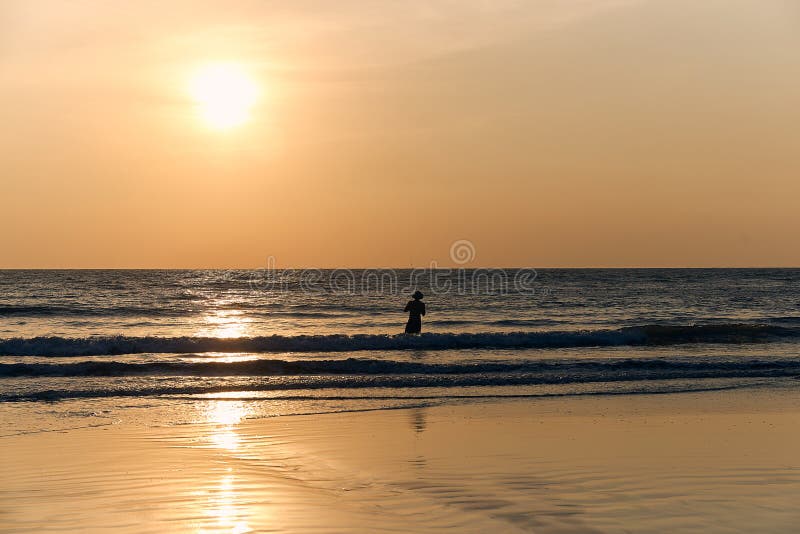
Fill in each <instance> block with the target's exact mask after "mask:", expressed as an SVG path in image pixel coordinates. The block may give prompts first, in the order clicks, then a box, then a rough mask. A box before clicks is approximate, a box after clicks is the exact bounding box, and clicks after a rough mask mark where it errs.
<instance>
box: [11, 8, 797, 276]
mask: <svg viewBox="0 0 800 534" xmlns="http://www.w3.org/2000/svg"><path fill="white" fill-rule="evenodd" d="M165 4H168V5H169V6H170V7H168V8H165V7H164V5H165ZM219 61H224V62H232V63H235V64H236V65H238V66H240V67H241V68H242V70H243V71H245V72H246V73H247V75H248V76H249V77H250V78H251V79H252V81H253V82H254V83H255V85H256V86H257V87H258V89H259V98H258V100H257V102H256V103H255V105H254V107H253V108H252V110H251V111H252V112H251V118H250V120H249V121H247V122H245V123H243V124H241V125H239V126H236V127H232V128H230V129H228V130H217V129H214V128H210V127H209V126H208V124H206V123H204V122H203V120H202V118H201V117H200V116H199V113H198V109H197V105H196V103H195V102H194V101H193V100H192V96H191V94H190V91H189V84H190V81H191V79H192V76H193V73H194V72H196V71H197V69H198V68H202V67H203V65H207V64H210V63H213V62H219ZM0 162H2V173H0V198H2V201H3V209H2V210H0V248H2V253H1V254H0V267H3V268H23V267H30V268H92V267H96V268H112V267H125V268H127V267H131V268H134V267H164V268H166V267H220V268H227V267H243V268H245V267H261V266H263V265H264V263H265V261H266V257H267V256H274V257H275V258H276V260H277V266H278V267H288V266H309V267H339V266H354V267H357V266H363V267H373V266H377V267H381V266H384V267H386V266H394V267H407V266H409V265H411V264H414V265H416V266H423V265H427V264H428V263H429V262H430V261H432V260H435V261H438V262H439V264H440V265H443V266H445V265H449V264H450V261H449V257H448V251H449V247H450V244H451V243H452V242H453V241H455V240H458V239H468V240H470V241H472V242H473V243H474V245H475V248H476V251H477V255H476V258H475V261H474V262H472V263H470V264H469V265H470V266H532V267H582V266H620V267H622V266H799V265H800V247H798V238H799V237H800V4H798V3H797V2H795V1H794V0H750V1H740V0H704V1H702V2H698V1H696V0H691V1H681V0H663V1H648V0H541V1H526V0H519V1H515V0H497V1H492V2H489V1H483V0H459V1H456V0H446V1H438V2H436V1H422V0H407V1H404V2H389V1H386V2H379V1H374V0H370V1H368V0H339V1H336V2H329V1H322V0H320V1H310V0H295V1H292V2H267V1H256V0H253V1H229V2H209V1H203V0H196V1H176V2H166V3H165V2H160V1H142V2H113V1H100V0H98V1H89V0H87V1H81V2H58V1H47V2H45V1H38V0H33V1H32V0H4V1H3V2H2V3H0Z"/></svg>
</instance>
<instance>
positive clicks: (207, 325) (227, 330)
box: [197, 310, 253, 339]
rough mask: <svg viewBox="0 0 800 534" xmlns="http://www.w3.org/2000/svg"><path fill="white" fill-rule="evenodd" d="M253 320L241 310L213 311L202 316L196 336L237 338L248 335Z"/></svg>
mask: <svg viewBox="0 0 800 534" xmlns="http://www.w3.org/2000/svg"><path fill="white" fill-rule="evenodd" d="M252 322H253V319H252V318H250V317H247V316H245V315H244V312H243V311H241V310H215V311H213V312H209V313H207V314H206V315H204V316H203V323H204V324H203V326H202V327H201V328H200V329H199V330H198V332H197V335H198V336H203V337H219V338H228V339H230V338H238V337H245V336H247V335H248V334H249V333H250V323H252Z"/></svg>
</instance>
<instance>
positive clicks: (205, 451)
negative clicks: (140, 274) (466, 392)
mask: <svg viewBox="0 0 800 534" xmlns="http://www.w3.org/2000/svg"><path fill="white" fill-rule="evenodd" d="M245 403H246V401H232V400H220V401H217V404H216V405H215V406H214V408H213V412H214V413H212V414H211V415H212V417H210V418H209V419H210V420H213V421H216V422H215V423H207V424H191V425H178V426H172V427H157V428H148V427H147V425H146V422H143V423H145V424H142V425H138V426H137V425H114V426H109V427H101V428H87V429H78V430H70V431H66V432H45V433H38V434H27V435H19V436H11V437H5V438H1V439H0V473H2V475H1V476H2V484H0V529H2V531H3V532H43V531H44V532H47V531H61V532H64V531H82V532H101V531H103V532H104V531H109V530H114V531H117V532H165V531H169V532H249V531H262V532H263V531H269V532H306V531H316V532H343V531H359V532H375V531H388V532H409V531H415V532H424V531H433V530H442V529H446V528H451V529H453V531H457V532H486V531H488V530H489V529H493V530H494V531H496V532H623V531H635V532H664V531H699V530H703V531H711V532H731V531H748V532H753V531H759V532H790V531H792V530H794V528H795V527H796V525H797V524H800V508H798V506H797V504H798V503H800V396H798V395H796V390H795V388H789V389H786V388H783V389H777V388H764V389H744V390H736V391H717V392H705V393H683V394H669V395H614V396H584V397H563V398H552V399H522V400H506V401H491V402H486V401H483V402H471V403H466V404H464V403H462V404H454V405H445V406H438V407H429V408H412V409H402V410H384V411H373V412H356V413H339V414H327V415H307V416H290V417H277V418H271V419H259V420H246V419H241V417H242V415H243V414H244V413H246V406H245Z"/></svg>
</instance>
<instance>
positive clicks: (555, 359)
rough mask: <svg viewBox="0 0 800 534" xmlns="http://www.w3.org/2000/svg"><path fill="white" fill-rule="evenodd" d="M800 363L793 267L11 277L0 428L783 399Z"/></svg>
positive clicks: (2, 296) (1, 339)
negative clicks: (507, 403)
mask: <svg viewBox="0 0 800 534" xmlns="http://www.w3.org/2000/svg"><path fill="white" fill-rule="evenodd" d="M416 289H419V290H421V291H422V292H423V293H425V295H426V296H425V298H424V302H425V303H426V305H427V310H428V313H427V315H426V316H425V317H424V318H423V333H422V335H418V336H417V335H403V334H402V331H403V326H404V324H405V321H406V316H405V314H404V313H403V311H402V310H403V307H404V306H405V304H406V302H407V300H408V299H409V295H410V293H412V292H413V291H414V290H416ZM799 348H800V270H797V269H552V270H537V271H534V270H532V269H505V270H503V269H491V270H474V269H442V270H427V271H426V270H409V269H406V270H390V269H384V270H286V271H275V270H268V271H265V270H63V271H53V270H48V271H36V270H23V271H9V270H7V271H0V402H2V406H1V407H0V424H2V425H3V426H2V428H3V430H2V431H0V433H1V434H3V435H9V434H14V433H20V432H32V431H41V430H51V429H63V428H74V427H81V426H91V425H101V424H114V423H141V422H144V423H146V424H173V423H183V422H194V421H203V420H207V417H208V413H209V409H208V407H209V403H212V402H219V401H220V400H231V401H236V402H238V403H239V405H241V406H244V407H245V408H244V409H243V410H240V412H241V413H240V415H241V416H243V417H264V416H273V415H289V414H298V413H320V412H335V411H348V410H367V409H386V408H398V407H408V406H424V405H430V404H437V403H443V402H475V401H480V400H481V399H491V398H497V397H505V396H510V397H531V398H537V397H540V396H548V395H611V394H619V393H629V394H636V393H669V392H676V391H690V390H702V389H736V388H742V387H769V386H770V385H777V384H782V385H784V386H785V385H786V384H787V383H789V384H793V383H796V382H797V381H796V380H795V378H796V377H798V376H800V353H799V352H798V349H799Z"/></svg>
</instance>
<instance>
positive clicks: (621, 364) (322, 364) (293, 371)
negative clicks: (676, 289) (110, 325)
mask: <svg viewBox="0 0 800 534" xmlns="http://www.w3.org/2000/svg"><path fill="white" fill-rule="evenodd" d="M652 373H655V374H652ZM798 374H800V360H793V359H773V360H769V359H736V360H709V359H697V360H695V359H688V358H682V359H664V358H646V359H631V358H626V359H619V360H545V361H541V360H537V361H511V362H504V361H494V362H485V363H446V364H443V363H421V362H408V361H395V360H377V359H361V358H347V359H343V360H304V361H296V360H291V361H289V360H279V359H264V360H247V361H239V362H170V361H157V362H147V363H129V362H120V361H85V362H76V363H58V364H47V363H32V364H28V363H12V364H0V377H6V378H7V377H90V376H93V377H101V376H104V377H121V376H200V377H226V376H250V377H257V376H305V375H352V376H373V375H382V376H392V375H415V376H418V377H424V376H434V375H495V376H494V377H493V378H494V379H498V378H499V375H505V376H506V377H507V378H504V379H503V380H506V379H508V380H514V379H516V378H519V377H525V376H526V375H530V376H531V377H537V378H538V379H542V380H544V379H546V380H548V381H552V380H555V381H557V382H562V381H567V382H568V381H571V380H580V379H582V378H585V377H589V376H593V377H603V378H604V379H615V378H623V379H625V380H630V379H632V378H631V377H635V378H633V379H636V380H639V379H643V378H675V377H681V378H699V377H708V376H714V377H724V376H794V375H798ZM549 375H552V376H549ZM548 376H549V378H548ZM526 380H528V379H526Z"/></svg>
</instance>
